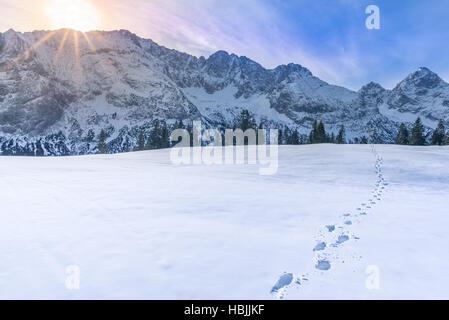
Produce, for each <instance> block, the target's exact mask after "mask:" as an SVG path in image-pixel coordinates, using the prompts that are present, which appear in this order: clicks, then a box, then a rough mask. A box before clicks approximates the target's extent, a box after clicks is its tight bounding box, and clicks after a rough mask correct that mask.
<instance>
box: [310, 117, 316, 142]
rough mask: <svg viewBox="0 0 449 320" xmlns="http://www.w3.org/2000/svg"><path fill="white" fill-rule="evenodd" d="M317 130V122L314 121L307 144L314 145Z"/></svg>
mask: <svg viewBox="0 0 449 320" xmlns="http://www.w3.org/2000/svg"><path fill="white" fill-rule="evenodd" d="M317 130H318V121H316V120H314V121H313V123H312V130H311V131H310V134H309V143H316V136H317Z"/></svg>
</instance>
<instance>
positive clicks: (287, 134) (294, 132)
mask: <svg viewBox="0 0 449 320" xmlns="http://www.w3.org/2000/svg"><path fill="white" fill-rule="evenodd" d="M176 129H185V130H187V131H188V132H189V134H190V137H191V141H190V144H191V145H193V126H192V123H189V124H187V125H185V124H184V123H183V121H182V120H181V121H176V122H175V123H174V124H173V125H168V124H167V123H166V122H165V121H164V120H155V121H154V122H153V126H152V129H151V130H150V131H149V132H147V131H145V130H143V129H142V130H140V131H139V133H138V134H137V138H135V139H136V140H135V141H134V142H131V141H129V136H128V137H126V141H125V142H124V148H123V150H124V151H125V152H126V151H144V150H155V149H164V148H170V147H172V146H173V145H175V144H177V142H173V143H172V142H170V135H171V132H172V131H173V130H176ZM233 129H234V130H236V129H241V130H242V131H246V130H248V129H254V130H255V131H256V134H257V130H258V129H267V130H269V128H266V126H265V125H264V123H263V122H261V123H259V124H257V121H256V119H255V118H254V116H253V115H252V114H251V113H250V112H249V111H248V110H242V112H241V113H240V114H239V115H238V116H237V117H236V118H235V119H234V121H233ZM221 131H222V138H223V139H222V140H223V143H224V130H221ZM107 138H108V137H107V134H106V132H105V130H101V132H100V134H99V136H98V140H97V141H98V144H97V153H110V152H111V150H109V147H108V144H107V142H106V140H107ZM369 142H373V141H369V139H368V137H366V136H361V137H359V138H357V137H356V138H354V139H353V140H347V139H346V130H345V127H344V126H343V125H342V126H340V129H339V130H338V132H337V134H335V133H334V132H327V131H326V128H325V125H324V123H323V121H317V120H315V121H313V124H312V130H311V131H310V133H309V134H300V132H299V130H298V128H294V129H291V128H289V127H288V126H284V127H282V128H281V129H280V130H279V136H278V144H280V145H301V144H318V143H334V144H347V143H349V144H368V143H369ZM375 143H379V144H381V143H383V141H382V139H381V138H380V137H376V139H375ZM395 143H396V144H400V145H416V146H419V145H426V136H425V130H424V126H423V124H422V121H421V119H420V118H418V119H417V120H416V122H415V124H414V125H413V127H412V128H411V130H410V131H409V130H408V128H407V126H406V125H405V124H404V123H402V124H401V125H400V127H399V131H398V134H397V136H396V139H395ZM430 144H431V145H449V131H447V132H446V129H445V127H444V124H443V121H440V122H439V123H438V126H437V128H436V129H435V131H434V132H433V135H432V138H431V141H430Z"/></svg>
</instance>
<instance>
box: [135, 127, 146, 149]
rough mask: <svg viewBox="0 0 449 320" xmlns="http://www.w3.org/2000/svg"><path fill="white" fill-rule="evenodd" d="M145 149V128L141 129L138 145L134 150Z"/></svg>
mask: <svg viewBox="0 0 449 320" xmlns="http://www.w3.org/2000/svg"><path fill="white" fill-rule="evenodd" d="M143 150H145V134H144V132H143V130H141V131H140V132H139V135H138V137H137V143H136V147H135V148H134V151H143Z"/></svg>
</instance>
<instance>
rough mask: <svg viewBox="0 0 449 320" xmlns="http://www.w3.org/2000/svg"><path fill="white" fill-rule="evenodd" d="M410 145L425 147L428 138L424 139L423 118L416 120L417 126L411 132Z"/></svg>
mask: <svg viewBox="0 0 449 320" xmlns="http://www.w3.org/2000/svg"><path fill="white" fill-rule="evenodd" d="M409 143H410V144H411V145H412V146H423V145H424V144H425V143H426V138H425V137H424V126H423V124H422V121H421V118H418V119H416V121H415V124H414V126H413V128H412V130H411V131H410V140H409Z"/></svg>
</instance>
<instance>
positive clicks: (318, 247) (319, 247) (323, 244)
mask: <svg viewBox="0 0 449 320" xmlns="http://www.w3.org/2000/svg"><path fill="white" fill-rule="evenodd" d="M324 249H326V242H319V243H317V245H316V246H315V248H313V251H323V250H324Z"/></svg>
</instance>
